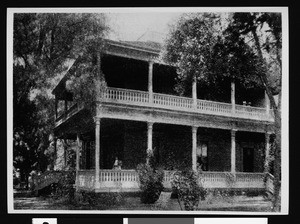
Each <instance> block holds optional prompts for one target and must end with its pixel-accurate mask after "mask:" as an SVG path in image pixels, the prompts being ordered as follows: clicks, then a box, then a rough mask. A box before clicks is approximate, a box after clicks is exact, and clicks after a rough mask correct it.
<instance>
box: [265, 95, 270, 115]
mask: <svg viewBox="0 0 300 224" xmlns="http://www.w3.org/2000/svg"><path fill="white" fill-rule="evenodd" d="M265 107H266V114H267V115H269V113H270V100H269V96H268V94H267V91H265Z"/></svg>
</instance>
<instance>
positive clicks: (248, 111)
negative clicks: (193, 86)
mask: <svg viewBox="0 0 300 224" xmlns="http://www.w3.org/2000/svg"><path fill="white" fill-rule="evenodd" d="M152 97H153V98H151V96H150V94H149V93H148V92H145V91H138V90H129V89H121V88H113V87H107V88H105V89H102V90H101V94H100V98H101V101H102V102H111V103H120V104H129V105H138V106H148V107H155V108H165V109H173V110H180V111H189V112H196V113H204V114H213V115H222V116H228V117H238V118H246V119H259V120H270V119H272V111H271V110H270V111H269V112H267V111H266V109H265V108H260V107H251V106H243V105H235V108H233V107H232V104H230V103H222V102H215V101H208V100H200V99H198V100H197V102H196V104H195V106H194V103H193V99H192V98H188V97H180V96H173V95H167V94H160V93H153V96H152Z"/></svg>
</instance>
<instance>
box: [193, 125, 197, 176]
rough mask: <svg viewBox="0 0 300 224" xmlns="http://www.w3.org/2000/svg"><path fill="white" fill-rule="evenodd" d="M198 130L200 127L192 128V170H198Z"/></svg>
mask: <svg viewBox="0 0 300 224" xmlns="http://www.w3.org/2000/svg"><path fill="white" fill-rule="evenodd" d="M197 129H198V127H195V126H192V168H193V170H194V171H196V170H197Z"/></svg>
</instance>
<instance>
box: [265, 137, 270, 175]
mask: <svg viewBox="0 0 300 224" xmlns="http://www.w3.org/2000/svg"><path fill="white" fill-rule="evenodd" d="M269 160H270V133H268V132H266V133H265V167H264V172H269V162H270V161H269Z"/></svg>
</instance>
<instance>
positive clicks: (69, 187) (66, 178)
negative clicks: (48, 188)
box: [53, 170, 76, 203]
mask: <svg viewBox="0 0 300 224" xmlns="http://www.w3.org/2000/svg"><path fill="white" fill-rule="evenodd" d="M75 178H76V173H75V171H74V170H69V171H61V178H60V179H59V181H58V183H57V185H56V186H55V189H53V194H54V196H55V197H60V198H64V199H66V200H67V202H70V203H73V202H74V199H75V188H74V184H75Z"/></svg>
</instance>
